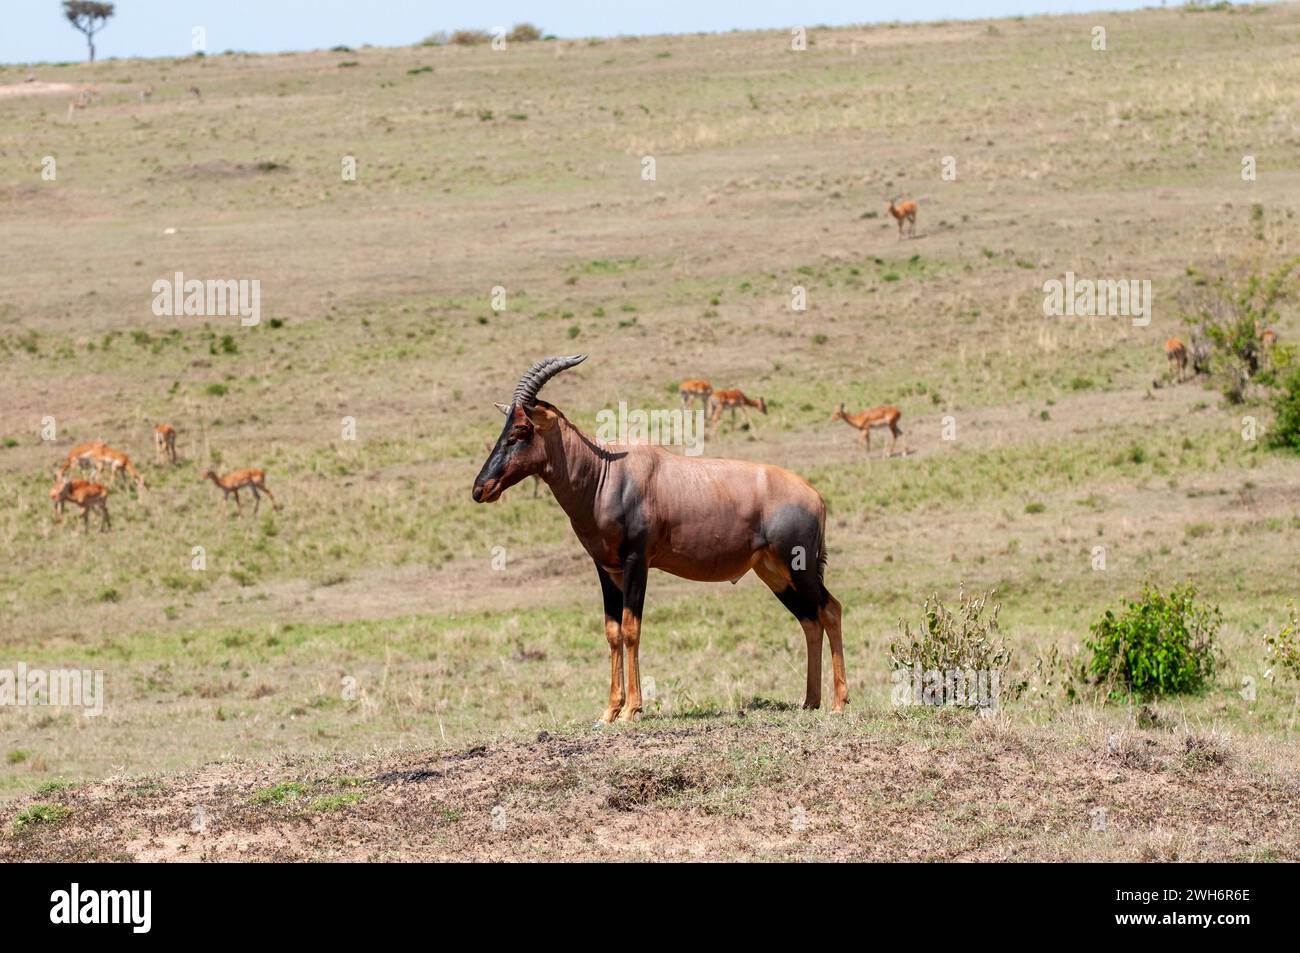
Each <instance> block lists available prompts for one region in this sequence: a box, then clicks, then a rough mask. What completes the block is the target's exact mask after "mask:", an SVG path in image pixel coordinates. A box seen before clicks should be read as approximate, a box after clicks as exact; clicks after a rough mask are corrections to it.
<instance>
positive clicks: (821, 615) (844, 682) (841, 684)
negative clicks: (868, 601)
mask: <svg viewBox="0 0 1300 953" xmlns="http://www.w3.org/2000/svg"><path fill="white" fill-rule="evenodd" d="M822 597H823V598H824V599H825V600H826V601H825V604H824V605H823V606H822V607H821V608H820V609H819V610H818V612H817V619H818V621H819V622H820V623H821V625H822V626H823V627H824V628H825V629H826V637H827V638H828V639H829V640H830V643H831V672H832V674H833V676H834V678H835V697H834V698H833V699H832V701H831V711H843V710H844V706H845V705H847V704H848V703H849V682H848V679H847V678H846V677H845V675H844V640H843V638H842V637H841V634H840V612H841V610H840V601H839V600H838V599H836V598H835V597H834V596H832V595H831V594H830V593H829V592H827V591H826V589H825V587H823V588H822Z"/></svg>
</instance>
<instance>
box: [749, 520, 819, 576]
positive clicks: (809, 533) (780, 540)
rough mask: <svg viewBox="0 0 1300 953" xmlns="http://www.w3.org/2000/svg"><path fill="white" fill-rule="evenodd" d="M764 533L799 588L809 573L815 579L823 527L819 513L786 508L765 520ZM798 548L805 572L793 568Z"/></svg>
mask: <svg viewBox="0 0 1300 953" xmlns="http://www.w3.org/2000/svg"><path fill="white" fill-rule="evenodd" d="M762 532H763V536H764V538H765V539H766V540H767V545H768V546H769V547H771V549H772V552H773V553H774V554H775V555H776V557H777V558H778V559H780V560H781V562H782V563H784V564H785V566H786V567H787V568H789V569H790V574H791V575H792V576H793V577H794V579H795V582H796V585H797V584H798V583H799V581H800V580H801V579H802V577H803V576H804V574H805V573H806V572H808V571H809V570H811V571H812V573H813V575H814V577H815V576H816V571H817V559H818V557H819V556H820V555H821V553H820V552H819V544H820V542H821V527H820V526H818V524H817V514H816V513H813V512H811V511H810V510H806V509H804V508H803V507H802V506H797V505H795V504H793V503H791V504H787V505H786V506H782V507H780V508H779V509H777V510H776V511H775V512H774V513H772V514H771V515H769V516H768V517H767V518H766V519H764V520H763V527H762ZM796 547H802V549H803V559H802V560H801V562H802V564H803V568H802V569H794V568H793V563H794V557H795V548H796Z"/></svg>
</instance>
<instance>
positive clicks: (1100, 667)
mask: <svg viewBox="0 0 1300 953" xmlns="http://www.w3.org/2000/svg"><path fill="white" fill-rule="evenodd" d="M1221 623H1222V616H1221V615H1220V613H1219V609H1218V607H1217V606H1209V607H1205V606H1200V605H1197V603H1196V590H1195V589H1194V588H1193V587H1192V586H1191V584H1187V585H1185V586H1182V587H1181V588H1174V589H1173V590H1172V591H1171V592H1170V593H1169V594H1168V595H1166V594H1164V593H1162V592H1159V591H1158V590H1156V589H1154V588H1152V587H1151V586H1145V587H1144V588H1143V590H1142V596H1141V598H1139V599H1137V600H1136V601H1133V602H1129V603H1128V605H1127V606H1126V607H1125V608H1124V609H1123V610H1122V611H1121V613H1120V614H1119V615H1116V614H1115V613H1114V612H1112V611H1111V610H1109V609H1108V610H1106V614H1105V615H1104V616H1103V617H1102V618H1101V620H1100V621H1098V622H1097V623H1095V624H1094V625H1093V626H1092V628H1091V631H1092V634H1093V638H1092V639H1090V640H1089V641H1088V642H1087V643H1086V645H1087V648H1088V650H1089V651H1091V652H1092V660H1091V662H1090V663H1089V665H1088V669H1089V672H1090V674H1091V675H1092V677H1093V679H1094V680H1095V681H1096V682H1097V683H1098V684H1100V685H1102V686H1104V687H1106V688H1107V689H1109V690H1110V691H1111V692H1112V693H1114V692H1125V693H1128V694H1133V695H1172V694H1180V693H1184V692H1199V691H1202V690H1203V689H1205V688H1206V687H1208V685H1209V684H1210V681H1211V679H1212V678H1213V676H1214V668H1215V651H1216V649H1215V644H1214V636H1215V633H1216V632H1217V631H1218V628H1219V625H1220V624H1221Z"/></svg>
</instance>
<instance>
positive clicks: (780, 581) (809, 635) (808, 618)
mask: <svg viewBox="0 0 1300 953" xmlns="http://www.w3.org/2000/svg"><path fill="white" fill-rule="evenodd" d="M813 558H815V556H814V557H813ZM754 573H755V575H757V576H758V578H759V579H762V580H763V582H764V583H766V585H767V587H768V588H769V589H771V590H772V592H773V594H774V595H775V596H776V597H777V598H778V599H780V600H781V604H782V605H783V606H785V607H786V608H787V609H789V610H790V613H791V614H792V615H793V616H794V617H795V618H796V619H798V620H799V626H800V627H801V628H802V629H803V637H804V642H805V643H806V644H807V648H808V678H807V682H806V683H805V686H804V697H803V707H804V708H809V709H812V708H820V707H821V704H822V623H821V620H820V619H819V618H818V613H817V605H816V599H815V598H813V597H810V595H807V594H803V593H801V592H800V589H799V586H798V584H797V583H796V578H797V577H798V573H797V572H792V571H791V568H790V566H788V565H787V564H786V563H785V562H784V561H783V560H782V558H781V556H780V555H779V554H776V553H774V552H773V551H772V550H771V549H769V550H768V551H767V552H766V553H765V554H764V556H763V559H762V560H761V561H760V562H759V563H758V564H757V565H756V566H755V567H754ZM805 588H806V587H805Z"/></svg>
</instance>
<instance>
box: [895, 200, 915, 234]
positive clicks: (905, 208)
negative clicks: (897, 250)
mask: <svg viewBox="0 0 1300 953" xmlns="http://www.w3.org/2000/svg"><path fill="white" fill-rule="evenodd" d="M889 214H890V215H892V216H894V220H895V221H896V222H898V238H899V241H902V239H903V222H904V221H906V222H907V223H908V229H907V234H908V235H910V236H912V237H913V238H915V237H916V203H915V202H910V201H909V202H904V203H903V204H902V205H897V206H896V205H894V199H890V200H889Z"/></svg>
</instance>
